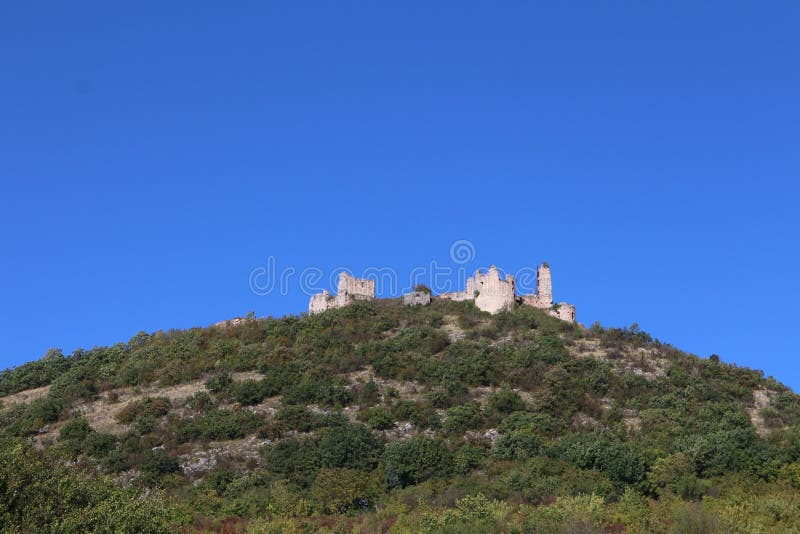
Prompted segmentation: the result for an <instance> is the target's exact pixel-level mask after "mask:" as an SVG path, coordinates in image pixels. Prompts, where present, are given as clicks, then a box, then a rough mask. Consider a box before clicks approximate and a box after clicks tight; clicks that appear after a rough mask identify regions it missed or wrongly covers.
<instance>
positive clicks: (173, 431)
mask: <svg viewBox="0 0 800 534" xmlns="http://www.w3.org/2000/svg"><path fill="white" fill-rule="evenodd" d="M512 296H513V292H512ZM325 298H326V299H328V297H327V296H326V297H325ZM0 395H1V396H0V403H2V404H1V405H0V428H2V430H1V431H0V526H2V528H3V529H4V530H5V531H10V532H30V531H53V532H69V531H76V532H80V531H91V530H95V531H114V530H116V531H136V532H161V531H174V530H183V531H186V532H196V531H224V532H245V531H249V532H318V531H329V532H355V531H358V532H390V531H391V532H420V531H428V532H456V531H460V532H477V531H483V532H487V531H500V532H717V531H720V532H721V531H727V532H769V531H772V532H785V531H792V530H795V531H796V530H798V529H800V497H798V489H800V464H798V459H800V397H798V396H797V395H796V394H794V393H793V392H792V391H791V390H789V389H788V388H786V387H785V386H783V385H782V384H780V383H779V382H777V381H776V380H775V379H773V378H771V377H770V378H767V377H764V376H763V373H761V372H759V371H756V370H752V369H748V368H742V367H737V366H735V365H731V364H727V363H724V362H722V361H720V358H719V357H718V356H716V355H711V356H710V357H708V358H701V357H698V356H695V355H691V354H687V353H685V352H682V351H680V350H678V349H676V348H675V347H672V346H671V345H669V344H666V343H663V342H661V341H659V340H657V339H654V338H653V337H652V336H651V335H650V334H648V333H646V332H643V331H641V330H640V329H639V328H638V327H637V326H636V325H632V326H630V327H626V328H605V327H602V326H601V325H600V324H594V325H592V326H591V327H588V328H587V327H585V326H582V325H580V324H577V323H572V322H569V321H564V320H560V319H559V318H557V317H553V316H552V315H551V314H549V313H548V311H547V310H544V309H537V308H536V307H533V306H528V305H523V304H521V303H518V302H512V303H510V304H509V305H508V306H506V307H505V308H504V309H502V310H500V311H498V312H497V313H495V314H489V313H487V312H484V311H481V310H480V309H478V308H477V307H476V305H475V302H473V301H458V300H452V299H451V300H448V299H434V300H432V301H431V302H430V303H429V305H426V306H404V304H403V299H385V300H356V301H353V302H349V303H348V305H347V306H344V307H332V308H331V309H327V310H326V311H321V312H320V313H315V314H313V315H308V316H306V315H303V316H288V317H283V318H266V319H258V318H255V317H252V316H251V317H247V318H243V319H238V320H236V321H229V322H223V323H219V324H218V325H214V326H211V327H208V328H192V329H189V330H170V331H159V332H154V333H145V332H141V333H139V334H137V335H136V336H134V337H133V338H131V339H130V340H128V341H127V342H125V343H119V344H117V345H114V346H111V347H98V348H94V349H91V350H78V351H75V352H74V353H73V354H71V355H69V356H65V355H63V354H62V353H61V352H60V351H57V350H52V351H50V352H49V353H48V354H47V355H45V356H44V357H43V358H42V359H40V360H38V361H36V362H32V363H29V364H25V365H23V366H20V367H18V368H15V369H11V370H7V371H4V372H3V373H1V374H0Z"/></svg>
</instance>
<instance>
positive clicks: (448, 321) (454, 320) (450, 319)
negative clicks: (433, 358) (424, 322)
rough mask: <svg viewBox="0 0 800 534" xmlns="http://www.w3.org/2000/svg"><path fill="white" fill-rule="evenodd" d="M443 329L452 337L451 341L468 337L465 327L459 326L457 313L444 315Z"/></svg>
mask: <svg viewBox="0 0 800 534" xmlns="http://www.w3.org/2000/svg"><path fill="white" fill-rule="evenodd" d="M442 330H444V332H445V333H446V334H447V337H448V338H449V339H450V342H451V343H455V342H456V341H458V340H459V339H464V338H465V337H467V334H466V332H464V329H463V328H461V327H460V326H458V317H456V316H455V315H445V316H444V324H443V325H442Z"/></svg>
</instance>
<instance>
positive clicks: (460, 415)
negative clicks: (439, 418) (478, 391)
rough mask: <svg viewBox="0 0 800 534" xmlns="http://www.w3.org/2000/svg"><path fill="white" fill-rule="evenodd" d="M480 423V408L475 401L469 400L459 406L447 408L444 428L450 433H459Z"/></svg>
mask: <svg viewBox="0 0 800 534" xmlns="http://www.w3.org/2000/svg"><path fill="white" fill-rule="evenodd" d="M480 424H481V408H480V405H479V404H478V403H477V402H469V403H467V404H462V405H461V406H453V407H452V408H450V409H449V410H447V419H445V421H444V429H445V430H446V431H447V432H451V433H460V432H464V431H465V430H469V429H471V428H477V427H478V426H480Z"/></svg>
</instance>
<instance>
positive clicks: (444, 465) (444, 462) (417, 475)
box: [381, 436, 453, 488]
mask: <svg viewBox="0 0 800 534" xmlns="http://www.w3.org/2000/svg"><path fill="white" fill-rule="evenodd" d="M381 465H382V466H383V470H384V473H385V474H386V480H387V482H388V484H389V487H391V488H399V487H405V486H408V485H411V484H418V483H419V482H422V481H423V480H427V479H429V478H431V477H436V476H447V475H449V474H450V473H451V472H452V470H453V455H452V454H451V453H450V451H449V450H447V446H446V445H445V443H444V442H443V441H442V440H440V439H435V438H427V437H421V436H418V437H414V438H411V439H410V440H408V441H396V442H393V443H390V444H389V445H388V446H387V447H386V450H385V452H384V454H383V458H382V459H381Z"/></svg>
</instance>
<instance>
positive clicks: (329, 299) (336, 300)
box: [308, 273, 375, 313]
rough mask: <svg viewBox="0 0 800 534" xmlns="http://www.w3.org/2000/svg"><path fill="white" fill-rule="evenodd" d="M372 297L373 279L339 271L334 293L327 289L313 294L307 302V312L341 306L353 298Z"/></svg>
mask: <svg viewBox="0 0 800 534" xmlns="http://www.w3.org/2000/svg"><path fill="white" fill-rule="evenodd" d="M374 298H375V280H367V279H366V278H355V277H353V276H350V275H349V274H347V273H341V274H340V275H339V288H338V289H337V291H336V295H331V294H330V293H328V290H327V289H326V290H324V291H323V292H322V293H317V294H316V295H313V296H312V297H311V301H310V302H309V303H308V313H320V312H324V311H325V310H328V309H331V308H342V307H344V306H347V305H348V304H350V303H351V302H353V301H354V300H373V299H374Z"/></svg>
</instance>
